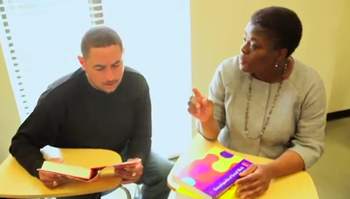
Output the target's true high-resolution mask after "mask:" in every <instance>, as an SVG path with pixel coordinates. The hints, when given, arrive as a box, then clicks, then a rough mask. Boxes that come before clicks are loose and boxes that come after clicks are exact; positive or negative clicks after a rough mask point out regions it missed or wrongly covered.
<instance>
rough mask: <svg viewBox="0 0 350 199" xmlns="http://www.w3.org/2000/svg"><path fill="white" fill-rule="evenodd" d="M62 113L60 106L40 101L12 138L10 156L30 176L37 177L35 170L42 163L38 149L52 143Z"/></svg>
mask: <svg viewBox="0 0 350 199" xmlns="http://www.w3.org/2000/svg"><path fill="white" fill-rule="evenodd" d="M63 111H64V109H62V107H61V106H57V105H54V104H53V103H48V102H47V101H45V100H43V101H41V102H40V103H38V105H37V106H36V107H35V108H34V110H33V112H32V113H31V114H30V115H29V116H28V117H27V119H26V120H25V121H24V122H23V123H22V124H21V126H20V127H19V129H18V131H17V132H16V134H15V135H14V137H13V138H12V142H11V146H10V153H11V155H12V156H13V157H14V158H15V159H16V160H17V161H18V163H19V164H20V165H21V166H22V167H24V168H25V170H27V171H28V172H29V173H30V174H31V175H32V176H35V177H39V176H38V171H37V169H38V168H40V167H41V166H42V164H43V161H44V158H43V155H42V153H41V152H40V149H41V148H42V147H44V146H46V145H52V144H53V143H54V141H55V139H56V136H57V134H58V130H59V123H60V120H59V118H61V116H63V114H64V113H63Z"/></svg>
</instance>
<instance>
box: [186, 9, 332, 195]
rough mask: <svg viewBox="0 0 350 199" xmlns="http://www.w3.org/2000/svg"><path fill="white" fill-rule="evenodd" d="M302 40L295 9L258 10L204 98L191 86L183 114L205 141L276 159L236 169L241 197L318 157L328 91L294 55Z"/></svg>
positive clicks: (298, 169)
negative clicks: (194, 121)
mask: <svg viewBox="0 0 350 199" xmlns="http://www.w3.org/2000/svg"><path fill="white" fill-rule="evenodd" d="M301 37H302V24H301V21H300V19H299V18H298V16H297V15H296V13H294V12H293V11H291V10H289V9H287V8H283V7H268V8H264V9H261V10H258V11H257V12H256V13H254V14H253V15H252V17H251V20H250V22H249V23H248V25H247V27H246V29H245V34H244V41H243V45H242V47H241V54H240V55H239V56H235V57H232V58H229V59H227V60H225V61H223V62H222V63H221V64H220V66H219V67H218V68H217V70H216V72H215V75H214V77H213V79H212V81H211V83H210V89H209V98H208V99H206V98H204V97H203V96H202V95H201V94H200V92H199V91H198V90H197V89H193V91H194V94H195V95H194V96H193V97H191V99H190V101H189V109H188V111H189V112H190V113H191V115H192V116H194V117H195V118H197V119H198V120H199V123H198V124H199V125H198V130H199V131H200V132H201V133H202V135H203V136H204V137H205V138H206V139H209V140H215V139H218V140H219V142H220V143H222V144H223V145H224V146H226V147H228V148H230V149H232V150H235V151H239V152H243V153H248V154H253V155H257V156H263V157H267V158H271V159H274V161H272V162H271V163H269V164H266V165H254V166H253V167H251V168H250V169H249V170H247V171H246V172H243V173H241V176H242V178H240V179H239V180H238V181H237V184H238V185H239V188H238V191H237V194H238V195H239V196H240V197H241V198H244V199H248V198H249V199H252V198H256V197H258V196H260V195H262V194H263V193H264V192H265V191H266V190H267V189H268V187H269V183H270V181H271V179H274V178H278V177H281V176H285V175H288V174H292V173H295V172H298V171H302V170H304V169H307V168H309V167H311V166H312V165H313V164H314V163H315V162H316V161H317V160H318V159H319V158H320V157H321V155H322V154H323V151H324V139H325V125H326V92H325V88H324V84H323V81H322V79H321V78H320V76H319V75H318V74H317V72H315V71H314V70H313V69H312V68H310V67H308V66H306V65H304V64H303V63H301V62H300V61H299V60H297V59H295V58H293V57H292V56H291V55H292V53H293V52H294V50H295V49H296V48H297V47H298V45H299V42H300V40H301ZM248 174H251V175H248Z"/></svg>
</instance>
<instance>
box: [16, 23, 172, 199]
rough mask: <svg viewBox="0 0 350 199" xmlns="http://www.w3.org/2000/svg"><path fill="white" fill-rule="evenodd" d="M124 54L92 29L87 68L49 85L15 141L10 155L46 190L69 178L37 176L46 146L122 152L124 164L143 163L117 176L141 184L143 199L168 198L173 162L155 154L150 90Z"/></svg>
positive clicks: (114, 37)
mask: <svg viewBox="0 0 350 199" xmlns="http://www.w3.org/2000/svg"><path fill="white" fill-rule="evenodd" d="M123 49H124V48H123V43H122V40H121V38H120V37H119V35H118V34H117V33H116V32H115V31H114V30H112V29H110V28H108V27H101V26H99V27H95V28H92V29H90V30H88V31H87V32H86V33H85V35H84V36H83V39H82V42H81V51H82V55H83V57H79V60H80V63H81V64H82V68H80V69H78V70H77V71H75V72H74V73H72V74H69V75H67V76H64V77H62V78H60V79H59V80H57V81H56V82H54V83H53V84H52V85H50V86H49V88H48V89H47V90H46V91H45V92H44V93H43V94H42V95H41V97H40V99H39V101H38V104H37V106H36V107H35V109H34V110H33V112H32V113H31V114H30V115H29V117H28V118H27V119H26V120H25V121H24V122H23V124H22V125H21V126H20V127H19V129H18V131H17V133H16V134H15V136H14V137H13V139H12V145H11V146H10V153H11V154H12V155H13V156H14V157H15V158H16V159H17V161H18V162H19V164H21V165H22V166H23V167H24V168H25V169H26V170H27V171H28V172H29V173H30V174H31V175H32V176H35V177H37V178H39V179H40V180H41V181H42V182H43V183H44V185H45V186H47V187H49V188H55V187H57V186H60V185H63V184H65V183H67V179H66V178H63V177H62V176H52V175H49V174H48V173H45V172H42V171H39V172H38V171H37V169H38V168H40V167H41V166H42V164H43V161H44V159H43V156H42V154H41V152H40V149H41V148H43V147H44V146H46V145H50V146H55V147H59V148H103V149H109V150H113V151H116V152H118V153H120V154H121V155H122V158H123V160H124V161H132V160H134V159H138V158H139V159H141V160H142V161H141V163H139V164H137V165H136V166H134V167H132V168H128V169H125V170H124V169H123V170H116V175H117V176H119V177H121V178H122V179H123V181H124V183H138V184H140V183H142V184H143V188H142V198H143V199H153V198H156V199H166V198H168V195H169V192H170V189H169V188H168V187H167V175H168V173H169V172H170V170H171V168H172V167H173V163H171V162H170V161H168V160H166V159H164V158H162V157H160V156H158V155H156V154H155V153H153V152H152V151H151V137H152V124H151V123H152V121H151V100H150V93H149V87H148V84H147V81H146V79H145V78H144V77H143V76H142V75H141V74H140V73H138V72H137V71H135V70H133V69H131V68H129V67H127V66H124V64H123ZM55 59H57V57H55ZM59 161H62V160H59ZM63 161H64V160H63ZM101 195H103V193H96V194H90V195H85V196H75V197H69V198H74V199H77V198H86V199H93V198H100V197H101Z"/></svg>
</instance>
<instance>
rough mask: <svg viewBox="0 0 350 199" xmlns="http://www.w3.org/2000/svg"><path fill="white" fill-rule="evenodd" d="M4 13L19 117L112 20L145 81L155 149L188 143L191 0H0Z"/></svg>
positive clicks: (169, 150) (174, 149)
mask: <svg viewBox="0 0 350 199" xmlns="http://www.w3.org/2000/svg"><path fill="white" fill-rule="evenodd" d="M0 15H1V20H2V21H1V22H2V25H0V27H1V30H0V31H1V32H0V34H1V46H2V48H3V52H4V57H5V61H6V65H7V69H8V72H9V75H10V80H11V84H12V87H13V90H14V93H15V99H16V102H17V106H18V110H19V114H20V117H21V120H22V121H24V120H25V119H26V117H27V116H28V114H30V112H31V111H32V110H33V108H34V107H35V105H36V103H37V100H38V98H39V96H40V94H41V93H42V92H43V91H44V90H45V89H46V88H47V86H48V85H49V84H50V83H52V82H53V81H54V80H56V79H58V78H59V77H61V76H63V75H65V74H68V73H70V72H72V71H74V70H76V69H77V68H78V67H80V65H79V62H78V60H77V55H80V54H81V53H80V41H81V37H82V35H83V34H84V33H85V31H86V30H87V29H89V28H90V27H92V26H96V25H107V26H109V27H111V28H113V29H115V30H116V31H117V32H118V33H119V34H120V35H121V37H122V39H123V41H124V46H125V58H124V59H125V64H126V65H128V66H131V67H133V68H135V69H136V70H138V71H140V72H141V73H142V74H144V75H145V77H146V78H147V80H148V83H149V86H150V89H151V98H152V104H153V148H154V150H156V151H157V152H158V153H160V154H161V155H164V156H173V155H176V154H179V153H180V152H181V150H182V147H184V144H188V143H189V142H190V140H191V136H192V133H191V129H192V128H191V125H192V122H191V117H190V115H189V114H188V113H187V108H186V106H187V100H188V98H189V95H190V94H191V39H190V38H191V31H190V2H189V1H186V0H177V1H162V0H151V1H134V0H129V1H124V0H76V1H69V0H50V1H47V0H36V1H28V0H0ZM180 143H181V144H180ZM179 144H180V145H179Z"/></svg>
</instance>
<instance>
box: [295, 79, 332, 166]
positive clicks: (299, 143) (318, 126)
mask: <svg viewBox="0 0 350 199" xmlns="http://www.w3.org/2000/svg"><path fill="white" fill-rule="evenodd" d="M310 79H312V80H311V82H312V84H311V86H308V90H307V91H306V95H305V98H304V100H303V101H302V105H301V110H300V117H299V120H298V121H297V124H296V132H295V134H294V138H293V139H292V144H293V146H292V147H291V148H290V149H289V150H292V151H295V152H296V153H298V154H299V155H300V156H301V158H302V159H303V160H304V164H305V169H308V168H310V167H311V166H312V165H313V164H314V163H316V162H317V160H318V159H319V158H320V157H321V156H322V155H323V152H324V145H325V144H324V141H325V126H326V114H327V102H326V101H327V100H326V90H325V87H324V83H323V81H322V79H321V78H320V77H319V76H318V75H316V74H315V75H314V76H313V77H310Z"/></svg>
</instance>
